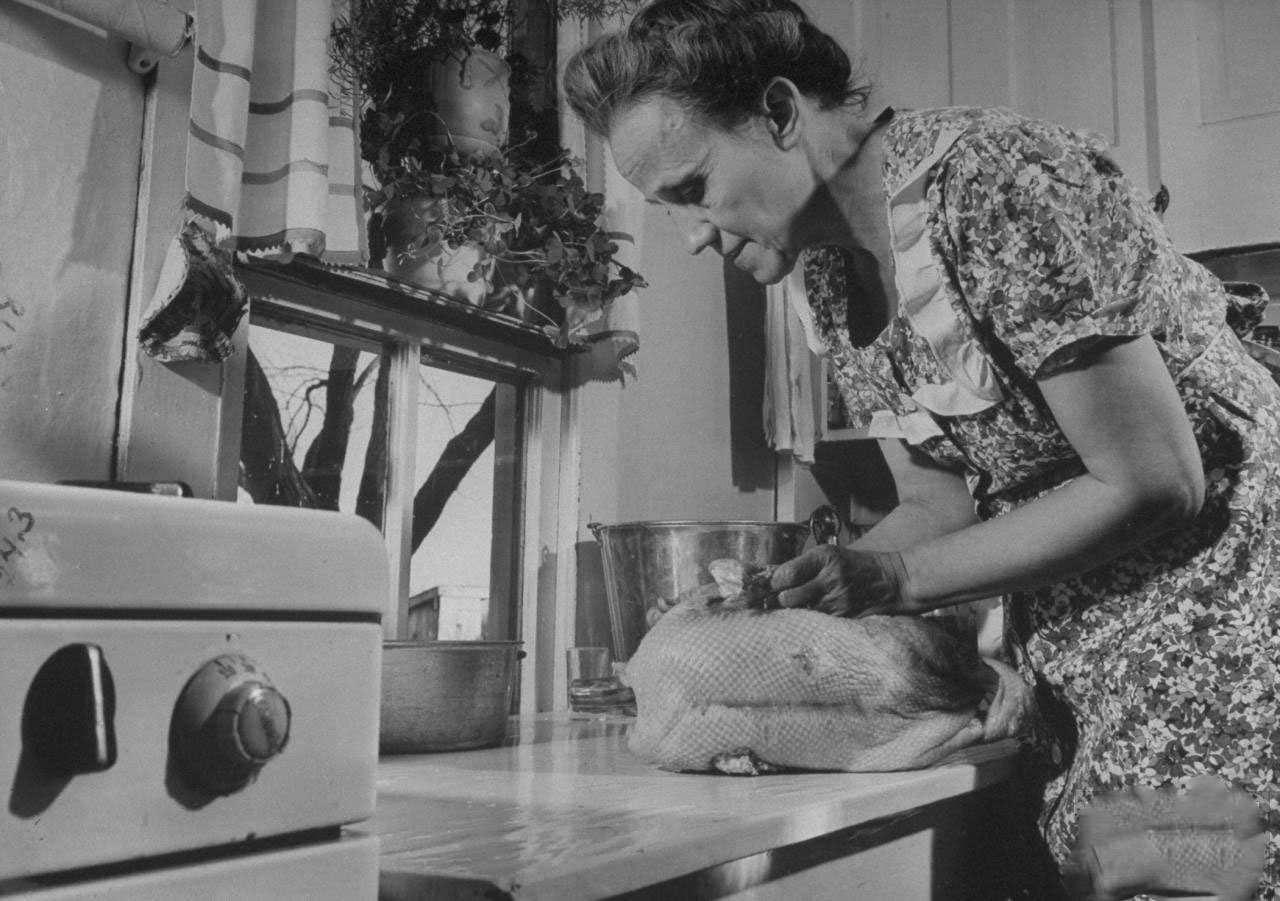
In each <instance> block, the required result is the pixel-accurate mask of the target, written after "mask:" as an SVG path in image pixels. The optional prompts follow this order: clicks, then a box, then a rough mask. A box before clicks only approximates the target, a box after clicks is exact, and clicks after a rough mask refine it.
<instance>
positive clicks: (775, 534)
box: [588, 521, 809, 661]
mask: <svg viewBox="0 0 1280 901" xmlns="http://www.w3.org/2000/svg"><path fill="white" fill-rule="evenodd" d="M588 528H590V529H591V531H592V533H593V534H594V535H595V537H596V541H598V542H599V543H600V555H601V558H602V560H603V563H604V576H605V590H606V592H607V593H608V600H609V626H610V631H611V632H612V637H613V655H614V659H615V660H620V661H622V660H629V659H630V658H631V655H632V653H634V652H635V649H636V647H637V646H638V645H639V644H640V639H641V638H643V637H644V634H645V632H647V631H648V630H649V623H650V621H651V620H652V619H653V617H654V615H653V614H652V613H650V612H649V611H650V610H651V609H659V610H664V609H666V608H667V607H669V606H670V605H671V604H672V603H674V602H675V600H676V599H677V598H678V597H679V596H680V595H681V594H683V593H684V592H686V591H688V590H689V589H691V588H697V587H698V586H699V585H706V584H707V583H709V582H713V581H715V580H714V579H713V578H712V577H711V573H710V571H709V570H708V569H707V564H709V563H711V561H713V560H719V559H721V558H726V557H727V558H732V559H735V560H740V561H742V562H743V563H746V564H751V565H756V566H766V565H769V564H776V563H784V562H786V561H787V560H790V559H791V558H792V557H795V556H797V555H798V554H799V553H800V552H801V551H802V550H803V549H804V544H805V541H806V539H808V537H809V527H808V526H807V525H805V524H803V523H795V522H741V521H738V522H735V521H722V522H716V521H650V522H626V523H619V524H617V525H601V524H600V523H590V524H589V526H588Z"/></svg>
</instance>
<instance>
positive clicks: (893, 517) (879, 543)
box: [849, 499, 978, 551]
mask: <svg viewBox="0 0 1280 901" xmlns="http://www.w3.org/2000/svg"><path fill="white" fill-rule="evenodd" d="M966 500H967V499H966ZM977 521H978V517H977V514H975V513H974V512H973V504H972V502H971V501H967V503H966V505H965V506H964V507H963V508H956V509H951V510H945V511H944V510H939V509H938V508H937V507H936V506H931V505H928V504H924V503H918V502H914V501H910V500H908V501H904V502H903V503H900V504H898V505H897V506H896V507H894V508H893V510H891V511H890V512H889V513H888V515H886V516H885V517H884V518H883V519H881V520H880V521H879V522H877V523H876V524H875V525H874V526H872V527H871V528H870V529H868V530H867V531H866V532H865V533H864V534H863V535H862V536H861V537H860V538H858V539H857V540H856V541H854V542H852V543H851V544H850V545H849V546H850V547H852V548H854V549H856V550H859V551H901V550H903V549H904V548H909V547H912V546H913V545H917V544H921V543H923V542H926V541H930V540H932V539H935V538H938V537H940V536H942V535H947V534H949V533H951V532H955V531H958V530H959V529H963V528H966V527H967V526H971V525H973V524H974V523H976V522H977Z"/></svg>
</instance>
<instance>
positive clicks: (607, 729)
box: [360, 714, 1014, 899]
mask: <svg viewBox="0 0 1280 901" xmlns="http://www.w3.org/2000/svg"><path fill="white" fill-rule="evenodd" d="M628 722H629V721H628V720H627V719H626V718H618V717H615V718H608V719H606V718H598V719H593V720H570V719H568V718H567V717H566V716H565V715H563V714H557V715H543V716H541V717H539V718H527V719H526V718H522V719H521V720H520V721H519V728H520V730H521V736H522V740H521V741H520V743H518V744H516V745H513V746H509V747H502V748H494V749H491V750H485V751H471V752H464V753H454V754H436V755H421V756H407V757H385V756H384V757H383V758H382V760H381V762H380V763H379V766H378V803H377V810H376V813H375V815H374V818H373V820H371V821H370V822H369V823H367V824H364V825H362V826H361V827H360V828H361V829H367V830H369V831H372V832H374V833H376V834H377V835H378V837H379V839H380V840H381V842H382V855H381V869H382V871H383V874H384V878H386V877H387V874H388V873H390V874H397V876H396V878H399V879H403V878H405V877H408V876H415V877H418V878H420V879H423V880H426V881H425V882H422V883H420V885H421V886H423V887H425V886H427V885H430V879H431V878H433V877H434V878H438V879H442V880H446V881H447V880H450V879H478V880H481V881H483V882H485V883H488V884H490V885H493V886H496V887H497V888H499V889H501V890H503V891H506V892H510V893H511V894H512V895H514V896H515V897H518V898H547V899H552V898H554V899H560V898H570V897H605V896H609V895H613V894H617V893H620V892H625V891H630V890H634V889H637V888H641V887H643V886H647V885H652V884H653V883H656V882H661V881H663V880H666V879H671V878H674V877H677V876H681V875H684V874H687V873H692V872H697V871H701V870H703V869H705V868H707V867H710V866H714V865H716V864H718V863H722V862H725V861H731V860H737V859H740V858H743V857H747V856H749V855H753V854H757V853H760V852H762V851H766V850H769V849H771V848H775V847H778V846H781V845H788V844H792V843H794V842H801V841H806V840H808V839H812V838H817V837H819V836H822V835H825V834H827V833H830V832H834V831H836V830H839V829H843V828H845V827H848V826H854V825H857V824H859V823H864V822H867V821H868V820H873V819H876V818H878V817H882V816H886V815H889V814H892V813H897V812H900V811H904V810H910V809H912V808H914V807H917V806H920V805H924V804H929V803H932V802H934V801H939V800H942V799H944V798H949V797H953V796H956V795H960V794H963V793H965V792H969V791H973V790H975V789H977V788H980V787H983V786H986V785H990V784H992V783H994V782H997V781H1000V780H1002V779H1004V778H1005V777H1006V776H1007V774H1008V772H1009V761H1010V758H1011V756H1012V754H1013V753H1014V745H1013V743H1012V742H1000V743H996V744H994V745H992V746H989V747H986V748H979V749H974V751H973V752H971V753H970V754H969V755H968V756H967V757H965V758H960V759H967V760H970V761H973V762H966V763H959V762H957V763H952V764H950V765H946V766H941V767H937V768H934V769H929V770H920V771H915V772H903V773H875V774H854V773H803V774H791V775H775V776H768V777H762V778H731V777H725V776H715V775H706V774H676V773H669V772H664V771H662V770H659V769H657V768H655V767H652V766H650V765H648V764H646V763H644V762H643V761H641V760H640V759H639V758H637V757H635V756H633V755H632V754H630V753H629V752H628V751H627V750H626V728H627V726H626V724H627V723H628ZM444 884H445V883H441V887H443V885H444Z"/></svg>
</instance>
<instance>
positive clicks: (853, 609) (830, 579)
mask: <svg viewBox="0 0 1280 901" xmlns="http://www.w3.org/2000/svg"><path fill="white" fill-rule="evenodd" d="M770 583H771V585H772V586H773V588H774V590H776V591H778V603H779V604H780V605H781V606H783V607H807V608H810V609H812V610H819V611H821V612H823V613H829V614H831V615H832V616H850V617H854V616H870V615H872V614H887V613H906V612H909V611H908V609H907V608H908V603H907V594H906V590H907V572H906V569H905V567H904V566H903V564H902V555H901V554H899V553H897V552H896V551H857V550H853V549H852V548H847V547H837V546H836V545H831V544H824V545H819V546H818V547H815V548H813V549H812V550H810V551H807V552H806V553H804V554H801V555H800V556H799V557H796V558H795V559H794V560H790V561H788V562H786V563H783V564H780V565H779V566H778V567H777V568H776V569H774V571H773V577H772V578H771V579H770Z"/></svg>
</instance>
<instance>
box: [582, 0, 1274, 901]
mask: <svg viewBox="0 0 1280 901" xmlns="http://www.w3.org/2000/svg"><path fill="white" fill-rule="evenodd" d="M564 81H565V90H566V93H567V95H568V99H569V102H570V104H571V105H572V108H573V109H574V111H575V112H576V113H577V114H578V115H579V116H580V117H581V118H582V119H583V120H584V121H585V122H586V123H587V125H588V127H590V128H591V129H592V130H594V131H596V132H598V133H599V134H601V135H603V136H604V137H605V138H606V139H607V140H608V142H609V144H610V147H611V149H612V151H613V157H614V159H615V160H616V162H617V165H618V168H619V171H620V172H621V173H622V175H623V176H625V177H626V178H627V179H628V181H630V182H631V183H632V184H634V185H635V186H636V187H637V188H638V189H639V190H640V191H642V192H643V194H644V195H645V197H646V198H647V199H648V200H649V201H650V202H652V203H658V204H662V205H664V206H666V207H667V208H668V209H669V210H670V211H671V212H672V213H673V214H674V215H675V216H676V217H677V218H678V219H679V220H680V221H681V223H682V225H683V228H684V229H685V230H686V232H687V235H688V241H689V249H690V250H691V251H692V252H693V253H698V252H700V251H703V250H705V249H707V248H710V249H711V250H713V251H715V252H717V253H719V254H720V255H721V256H722V257H724V259H726V260H728V261H730V262H732V263H733V264H734V265H735V266H737V267H739V268H740V269H743V270H745V271H746V272H748V273H750V274H751V275H752V276H754V278H755V279H756V280H757V281H759V282H762V283H766V284H768V283H773V282H776V281H778V280H779V279H781V278H783V277H784V276H785V275H786V274H787V273H788V272H789V271H790V270H791V269H792V268H793V267H794V266H797V265H799V266H801V267H803V272H804V276H805V281H806V284H807V287H808V293H809V298H810V303H811V305H812V307H813V311H814V313H815V316H816V320H817V323H818V326H819V330H820V331H821V333H822V335H823V337H824V339H825V343H826V348H827V351H828V354H829V357H830V360H831V363H832V367H833V370H834V372H835V375H836V378H837V381H838V383H839V386H840V389H841V392H842V394H843V397H844V400H845V403H846V406H847V407H848V410H849V412H850V414H851V415H852V416H853V417H854V418H855V419H857V420H859V421H860V422H861V423H862V424H863V425H864V426H867V427H868V429H869V434H870V435H871V436H872V437H875V438H878V439H879V443H880V446H881V448H882V450H883V453H884V456H885V459H886V461H887V463H888V464H889V469H890V471H891V472H892V474H893V477H894V480H895V483H896V486H897V494H898V498H899V503H898V506H897V507H896V508H895V509H894V510H893V511H892V512H891V513H889V515H888V516H886V517H885V518H884V519H883V520H882V521H881V522H880V523H879V524H877V525H876V526H875V527H874V528H873V529H871V530H870V531H869V532H868V533H867V534H866V535H865V536H864V537H863V538H861V539H860V540H858V541H857V542H855V543H854V544H852V545H850V546H849V547H844V548H836V547H830V546H827V547H821V548H818V549H816V550H814V551H812V552H810V553H808V554H806V555H804V556H802V557H800V558H797V559H796V560H794V561H792V562H791V563H789V564H786V565H784V566H782V567H779V568H778V570H777V571H776V573H775V574H774V577H773V585H774V587H775V588H780V589H784V590H783V591H782V593H781V595H780V601H781V603H782V604H783V605H785V606H805V607H812V608H815V609H818V610H823V611H826V612H828V613H831V614H833V615H839V616H862V615H866V614H869V613H886V614H916V613H924V612H926V611H930V610H933V609H935V608H939V607H943V606H946V605H952V604H956V603H959V602H964V601H969V600H973V599H977V598H984V597H988V596H994V595H1002V596H1003V597H1004V599H1005V600H1004V606H1005V619H1006V624H1007V633H1008V634H1007V642H1008V644H1009V653H1010V654H1011V655H1012V656H1013V658H1014V659H1015V660H1016V662H1017V663H1018V664H1019V667H1020V668H1021V670H1022V672H1023V673H1024V675H1025V676H1026V677H1027V678H1028V679H1030V680H1034V682H1035V684H1036V686H1037V689H1038V696H1039V698H1040V700H1041V709H1042V712H1043V714H1044V718H1045V720H1046V723H1047V727H1048V728H1046V730H1045V736H1046V738H1045V740H1044V741H1043V742H1042V744H1041V747H1042V749H1043V750H1044V751H1046V753H1045V754H1044V755H1043V757H1044V759H1046V760H1048V761H1050V764H1051V765H1052V766H1053V767H1055V768H1056V770H1055V771H1054V772H1052V773H1051V774H1050V775H1049V776H1047V777H1046V783H1045V794H1044V802H1045V803H1044V805H1043V809H1042V813H1041V826H1042V829H1043V831H1044V835H1045V838H1046V839H1047V842H1048V845H1049V848H1050V849H1051V850H1052V851H1053V853H1054V856H1055V857H1056V858H1058V860H1059V861H1060V862H1064V863H1066V862H1068V860H1069V857H1070V854H1071V849H1072V847H1073V845H1074V844H1075V843H1076V833H1077V831H1078V821H1079V818H1080V813H1081V811H1082V809H1084V808H1085V807H1086V805H1088V804H1089V803H1090V802H1091V801H1093V800H1095V799H1098V802H1099V803H1101V799H1104V798H1110V799H1111V800H1112V802H1113V805H1112V807H1111V813H1112V814H1113V815H1114V816H1117V817H1119V818H1120V819H1121V820H1123V819H1124V816H1125V813H1124V812H1125V811H1130V812H1132V811H1133V810H1139V809H1140V816H1138V817H1137V819H1134V817H1130V823H1131V825H1132V823H1133V822H1139V823H1142V824H1146V825H1149V826H1153V827H1156V828H1160V827H1166V826H1169V825H1170V823H1168V822H1161V819H1160V818H1161V816H1162V815H1166V816H1167V813H1166V814H1162V811H1166V812H1167V809H1168V802H1169V799H1170V797H1172V794H1171V792H1172V791H1173V790H1172V789H1170V790H1169V792H1166V793H1160V792H1154V793H1153V792H1149V791H1146V790H1145V789H1141V790H1138V789H1134V788H1132V787H1133V786H1135V785H1142V786H1151V787H1157V786H1176V787H1178V788H1185V787H1186V785H1187V784H1188V782H1189V781H1191V780H1192V777H1195V776H1197V775H1203V774H1213V775H1215V776H1217V777H1220V778H1221V779H1222V780H1225V781H1226V782H1229V783H1232V784H1235V785H1238V786H1241V787H1243V788H1244V789H1246V790H1247V791H1248V792H1249V793H1250V794H1251V795H1252V797H1253V799H1254V800H1255V801H1256V802H1257V806H1258V808H1260V810H1261V811H1262V813H1263V815H1264V816H1265V819H1266V822H1267V823H1268V824H1269V825H1270V826H1272V827H1274V826H1275V825H1276V824H1277V822H1280V796H1278V795H1277V791H1276V788H1277V786H1276V780H1277V773H1276V768H1275V767H1276V760H1275V755H1276V752H1277V750H1280V731H1278V729H1277V716H1278V713H1280V711H1278V710H1277V703H1276V693H1275V692H1276V684H1277V681H1278V679H1277V656H1278V655H1280V650H1277V648H1278V647H1280V643H1278V641H1280V636H1277V631H1278V630H1280V580H1278V579H1277V574H1276V572H1275V563H1276V562H1277V561H1280V531H1278V530H1280V471H1278V470H1280V391H1278V389H1277V385H1276V384H1275V383H1274V382H1273V380H1272V379H1271V377H1270V376H1269V374H1268V373H1267V371H1266V370H1265V369H1264V368H1263V367H1262V366H1260V365H1259V364H1258V363H1256V362H1255V361H1253V360H1252V359H1251V358H1250V357H1249V356H1248V354H1247V353H1246V351H1245V349H1244V347H1243V346H1242V344H1241V342H1240V340H1239V339H1238V337H1237V334H1236V332H1235V331H1234V330H1233V326H1235V327H1236V328H1248V327H1249V326H1250V325H1251V324H1252V323H1249V322H1248V321H1247V315H1248V313H1249V302H1250V301H1252V302H1253V307H1254V310H1255V312H1256V311H1257V310H1260V306H1258V305H1259V304H1260V303H1265V297H1260V296H1257V295H1255V296H1253V297H1244V298H1242V297H1236V296H1234V295H1232V294H1231V293H1229V292H1228V291H1227V290H1226V288H1224V285H1223V284H1222V283H1221V282H1219V281H1218V280H1217V279H1216V278H1215V277H1214V276H1213V275H1211V274H1210V273H1209V272H1208V271H1206V270H1205V269H1204V268H1202V267H1201V266H1199V265H1197V264H1196V263H1194V262H1192V261H1190V260H1188V259H1186V258H1185V257H1183V256H1181V255H1179V254H1178V253H1177V252H1176V251H1175V250H1174V248H1173V246H1172V244H1171V243H1170V240H1169V238H1168V237H1167V235H1166V234H1165V232H1164V230H1163V229H1162V226H1161V223H1160V222H1159V220H1158V218H1157V216H1156V215H1155V213H1154V212H1153V210H1152V208H1151V206H1150V204H1149V203H1148V202H1147V200H1146V199H1145V198H1144V197H1142V196H1139V194H1137V193H1136V192H1135V190H1134V188H1133V187H1132V186H1131V185H1130V183H1129V182H1127V181H1126V179H1125V177H1124V176H1123V175H1122V173H1121V172H1120V170H1119V169H1118V168H1117V166H1116V164H1115V163H1114V162H1113V161H1112V160H1111V159H1109V158H1108V156H1107V155H1106V149H1105V147H1104V146H1103V145H1102V144H1100V143H1099V142H1097V141H1096V140H1093V139H1091V138H1088V137H1085V136H1082V135H1080V134H1077V133H1074V132H1072V131H1069V130H1067V129H1065V128H1061V127H1058V126H1055V125H1051V124H1048V123H1045V122H1040V121H1034V120H1030V119H1027V118H1023V117H1021V116H1019V115H1016V114H1014V113H1012V112H1009V111H1007V110H985V109H959V108H956V109H935V110H918V111H917V110H912V111H894V110H892V109H884V110H871V109H867V99H868V94H869V90H868V87H867V86H866V85H865V84H860V83H859V82H858V81H857V79H856V77H855V76H854V74H853V72H852V67H851V65H850V62H849V59H848V57H847V55H846V54H845V52H844V51H843V50H842V49H841V48H840V47H839V46H838V44H837V43H836V42H835V41H834V40H833V39H832V38H831V37H830V36H828V35H826V34H824V33H823V32H821V31H819V30H818V29H817V28H815V27H814V26H813V25H812V23H811V22H810V21H809V20H808V19H807V18H806V16H805V14H804V13H803V12H802V11H801V10H800V9H799V7H797V6H796V5H794V4H793V3H791V2H788V0H657V2H654V3H652V4H650V5H648V6H647V7H645V8H643V9H642V10H641V11H640V12H639V13H638V15H637V16H636V17H635V19H634V20H633V22H632V24H631V25H630V27H628V28H627V29H625V30H623V31H621V32H618V33H613V34H608V35H605V36H604V37H602V38H601V39H599V40H598V41H596V42H595V43H594V44H592V45H591V46H589V47H587V48H586V49H585V50H583V51H582V52H580V53H579V54H578V55H577V56H576V57H575V58H574V59H572V60H571V61H570V63H569V66H568V68H567V71H566V74H565V80H564ZM1258 294H1260V292H1258ZM1255 321H1256V319H1255ZM1200 784H1201V785H1203V780H1202V781H1201V783H1200ZM1121 791H1122V792H1126V794H1123V795H1117V794H1115V793H1116V792H1121ZM1118 797H1122V798H1123V799H1124V801H1123V802H1115V799H1116V798H1118ZM1206 803H1207V804H1208V805H1209V806H1210V807H1211V806H1212V805H1213V804H1216V803H1218V802H1217V801H1208V802H1206ZM1126 804H1127V806H1126ZM1117 805H1118V806H1117ZM1193 806H1194V805H1193ZM1227 806H1228V807H1230V805H1229V804H1228V805H1227ZM1246 807H1247V808H1249V810H1248V811H1243V812H1242V811H1241V810H1239V809H1238V808H1231V810H1232V812H1231V813H1222V811H1216V810H1213V811H1209V812H1208V813H1207V814H1206V816H1207V818H1208V819H1209V820H1212V821H1213V822H1214V823H1216V824H1217V826H1218V827H1222V829H1223V830H1225V832H1224V833H1223V835H1227V836H1230V835H1234V836H1235V838H1236V839H1239V841H1238V842H1237V843H1236V844H1231V842H1228V843H1227V845H1222V846H1219V847H1218V848H1217V851H1215V852H1214V854H1216V858H1214V860H1212V861H1210V863H1207V864H1205V865H1204V866H1202V867H1200V868H1199V870H1198V874H1197V875H1196V876H1195V877H1185V878H1184V877H1180V876H1178V875H1177V872H1181V871H1183V870H1186V869H1187V867H1186V866H1185V864H1186V859H1185V852H1186V850H1187V849H1186V848H1185V847H1183V848H1181V849H1178V848H1175V847H1174V845H1176V842H1173V841H1172V839H1170V841H1168V842H1157V841H1146V842H1145V844H1143V845H1142V847H1141V848H1139V849H1137V850H1135V849H1134V848H1133V847H1130V848H1128V850H1126V851H1124V852H1123V853H1119V852H1116V853H1115V854H1114V855H1113V856H1117V857H1119V858H1123V859H1124V867H1120V868H1119V869H1121V870H1124V872H1123V873H1119V874H1118V875H1117V873H1118V871H1117V870H1112V871H1111V873H1110V874H1104V875H1103V876H1097V874H1096V873H1095V874H1094V875H1095V877H1096V878H1098V879H1100V880H1110V881H1109V882H1108V883H1107V884H1104V885H1095V886H1094V888H1093V891H1094V892H1096V893H1097V896H1098V897H1104V896H1112V897H1121V896H1126V893H1128V894H1132V892H1134V891H1137V890H1141V889H1143V888H1146V889H1149V890H1153V891H1154V890H1161V889H1164V890H1179V889H1182V890H1190V891H1205V890H1213V891H1216V892H1219V893H1220V894H1221V895H1222V896H1223V897H1248V896H1249V895H1250V894H1251V893H1252V889H1253V885H1254V883H1255V882H1256V880H1257V876H1256V872H1257V867H1256V866H1254V867H1253V868H1252V870H1253V875H1251V874H1250V872H1249V871H1250V869H1251V867H1250V866H1249V859H1250V857H1252V858H1255V859H1256V860H1257V861H1258V862H1259V865H1260V862H1261V859H1262V849H1263V847H1264V846H1265V844H1266V841H1267V839H1266V837H1265V835H1262V834H1260V833H1259V832H1258V825H1257V823H1256V814H1253V813H1251V812H1252V811H1253V805H1251V804H1247V805H1246ZM1200 810H1201V811H1202V812H1204V811H1205V807H1204V805H1202V806H1201V807H1200ZM1219 814H1221V816H1219ZM1178 816H1179V817H1182V819H1178V820H1177V822H1178V823H1181V824H1182V825H1183V826H1186V825H1187V824H1188V822H1189V821H1188V820H1187V819H1186V818H1185V816H1184V815H1183V814H1179V815H1178ZM1251 817H1252V821H1253V825H1252V826H1251V825H1250V824H1249V821H1250V820H1251ZM1175 819H1177V817H1175ZM1233 828H1235V830H1236V831H1235V832H1234V833H1233V832H1232V829H1233ZM1140 831H1141V830H1140ZM1215 834H1217V833H1215ZM1164 835H1166V837H1169V836H1172V833H1164ZM1201 837H1203V836H1201ZM1219 837H1222V835H1219ZM1135 847H1136V846H1135ZM1276 848H1277V844H1276V841H1275V840H1274V839H1273V840H1272V842H1271V845H1270V849H1269V853H1268V855H1267V861H1268V867H1267V875H1266V876H1265V877H1264V878H1263V880H1262V887H1261V892H1262V896H1263V897H1267V898H1272V897H1275V892H1276V864H1275V861H1276ZM1113 850H1114V849H1113ZM1214 854H1210V855H1209V856H1210V857H1211V858H1213V857H1214ZM1103 856H1105V853H1104V854H1103ZM1097 857H1098V855H1097V854H1093V853H1090V854H1089V855H1087V859H1084V860H1081V859H1079V857H1077V859H1075V860H1074V861H1073V862H1072V866H1073V867H1074V868H1075V869H1076V870H1079V869H1081V868H1083V869H1085V870H1090V869H1091V870H1093V871H1096V870H1097V869H1098V868H1099V866H1100V864H1099V861H1098V859H1097ZM1102 864H1104V865H1105V864H1106V861H1103V862H1102ZM1104 868H1105V867H1104ZM1073 872H1074V870H1073ZM1233 874H1236V875H1233ZM1180 878H1181V879H1183V881H1184V883H1185V882H1187V881H1188V880H1190V881H1192V882H1196V881H1198V882H1199V883H1200V884H1181V885H1179V884H1169V883H1171V882H1177V880H1178V879H1180ZM1233 880H1235V881H1234V882H1233ZM1206 882H1212V883H1213V884H1204V883H1206ZM1108 893H1109V894H1108Z"/></svg>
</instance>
